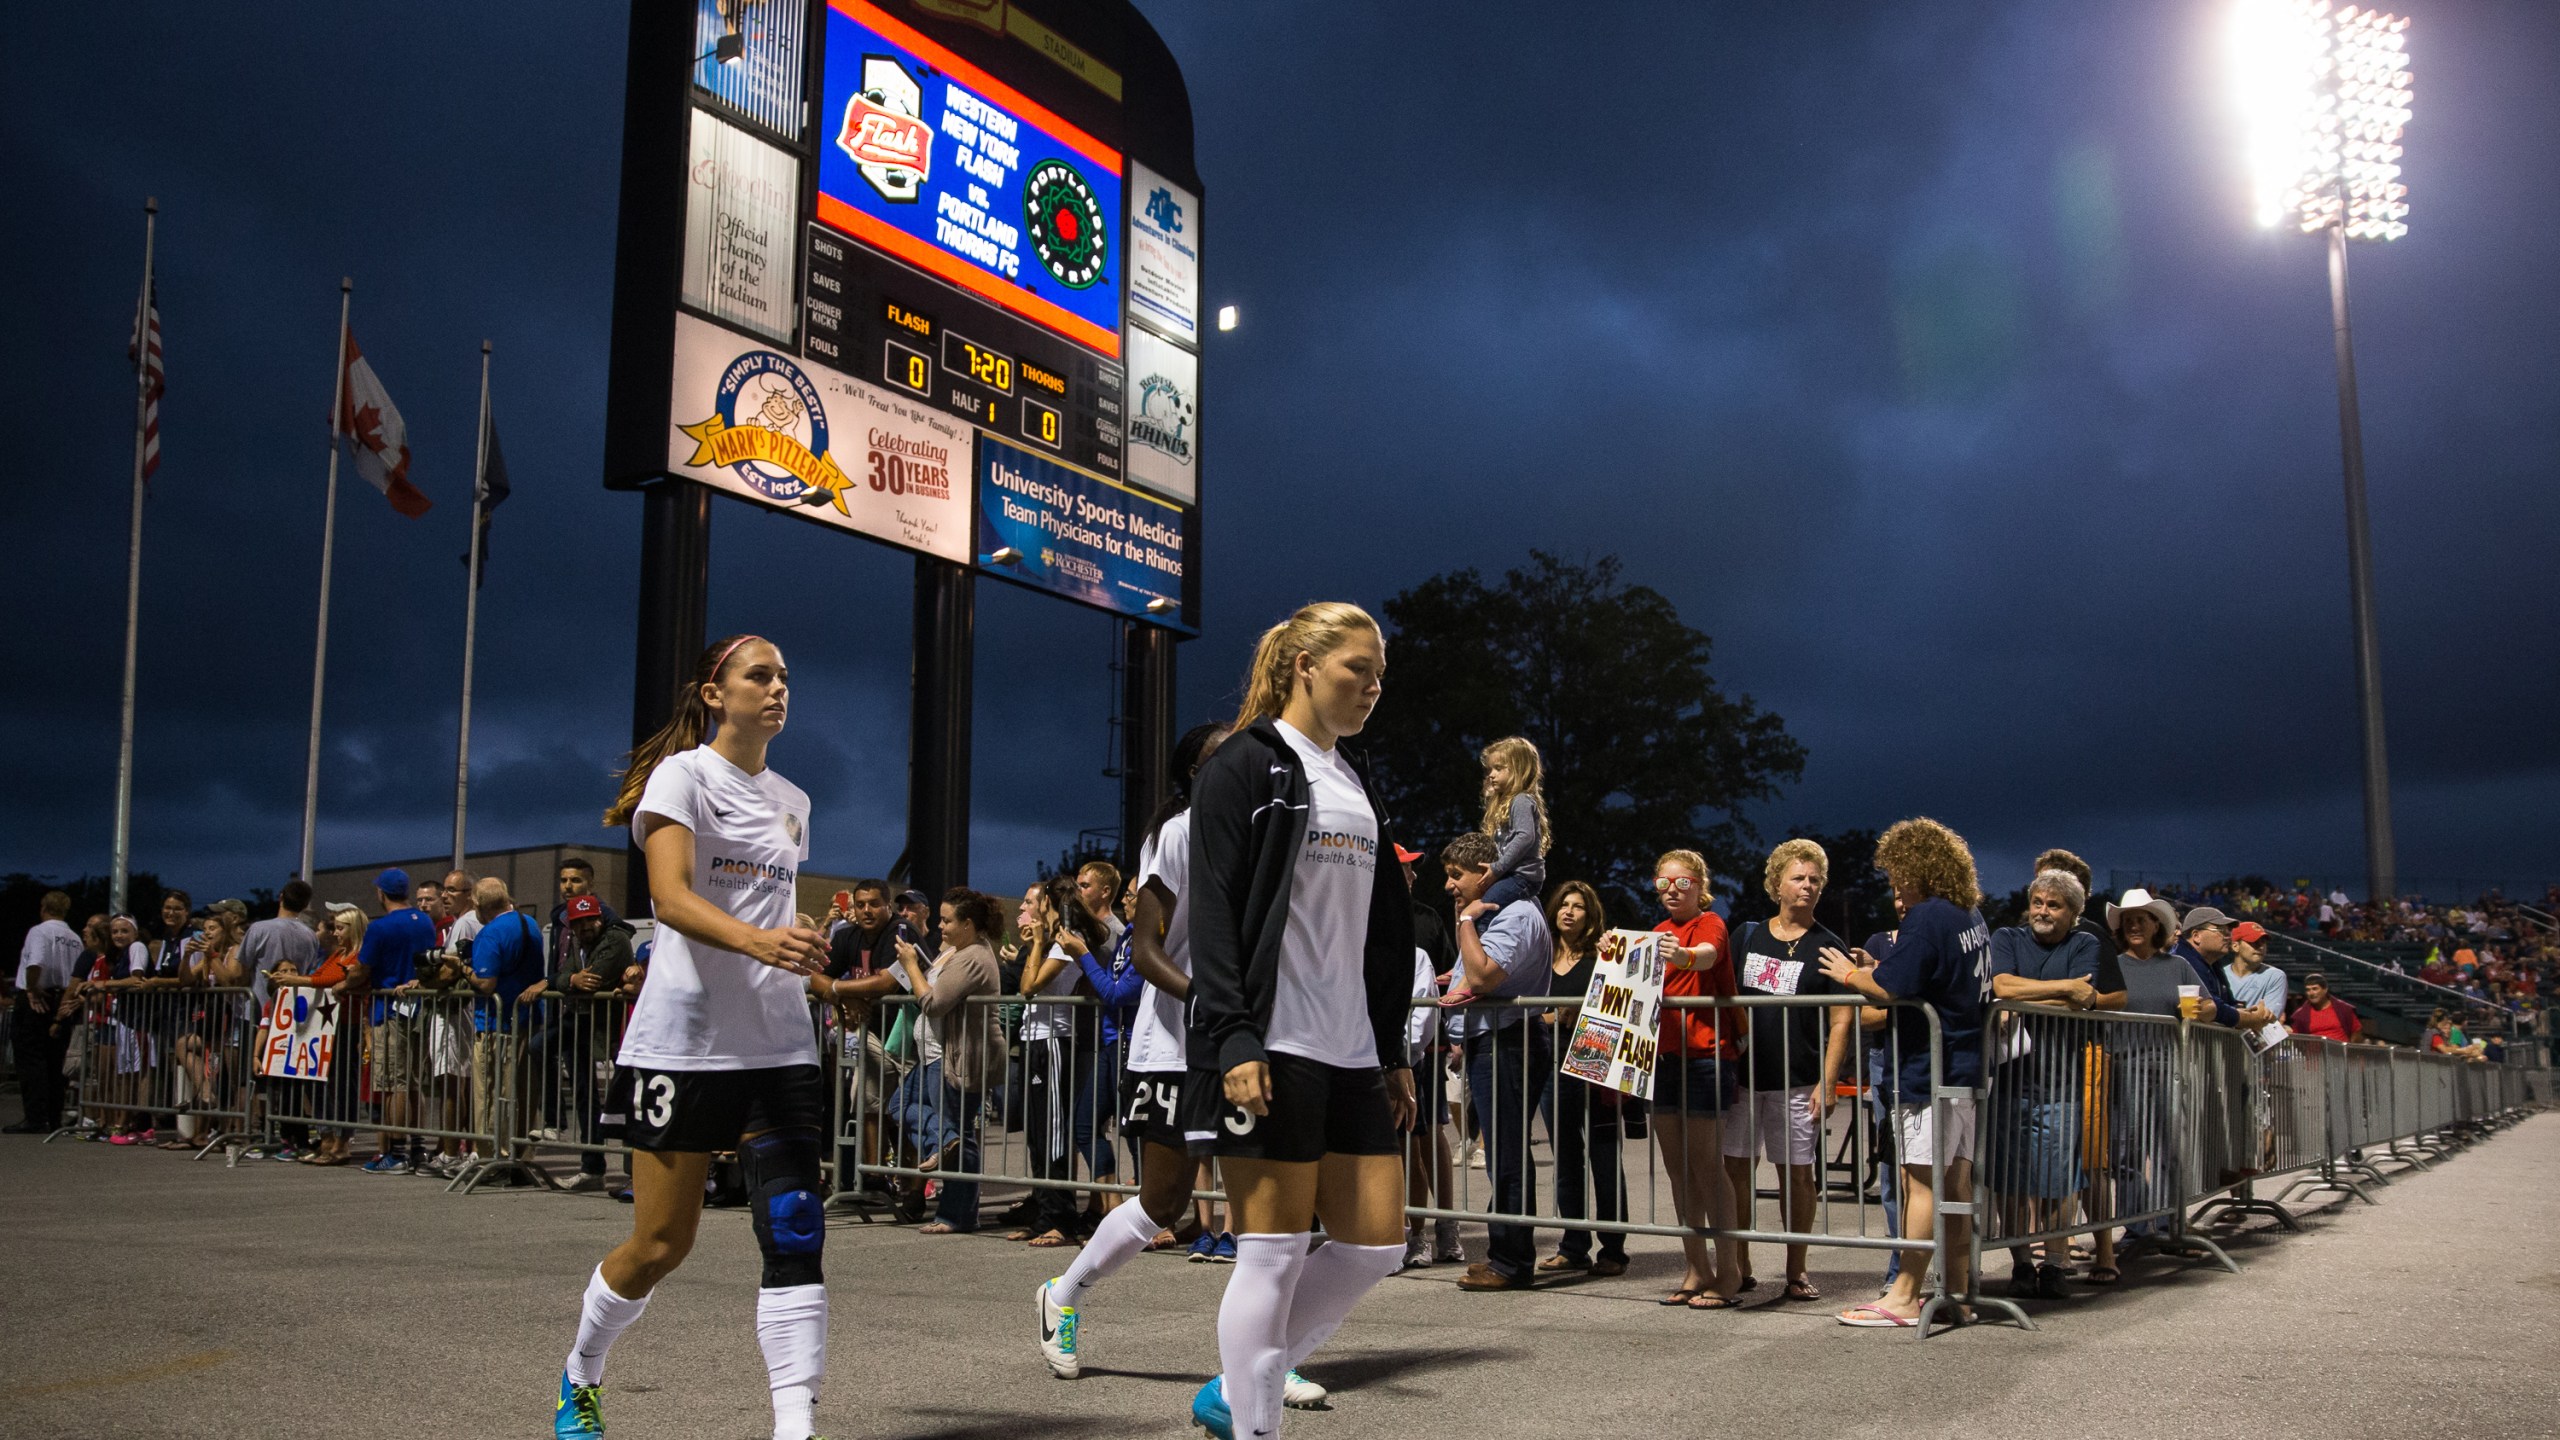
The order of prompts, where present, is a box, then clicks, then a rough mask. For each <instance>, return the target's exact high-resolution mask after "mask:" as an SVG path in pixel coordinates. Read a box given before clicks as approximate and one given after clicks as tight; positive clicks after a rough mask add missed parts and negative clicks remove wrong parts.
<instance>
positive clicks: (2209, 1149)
mask: <svg viewBox="0 0 2560 1440" xmlns="http://www.w3.org/2000/svg"><path fill="white" fill-rule="evenodd" d="M2189 1028H2190V1027H2189V1026H2188V1025H2187V1023H2186V1022H2182V1021H2180V1020H2177V1019H2175V1018H2173V1017H2169V1016H2159V1015H2122V1014H2109V1015H2093V1014H2089V1013H2087V1012H2081V1011H2071V1010H2064V1009H2061V1008H2058V1007H2055V1006H2050V1005H2041V1004H2028V1003H2021V1002H2012V1001H2003V1002H2000V1003H1997V1004H1994V1005H1993V1006H1991V1007H1990V1009H1989V1011H1988V1012H1987V1013H1986V1015H1985V1019H1984V1030H1983V1035H1984V1049H1985V1060H1986V1075H1985V1078H1986V1080H1987V1082H1988V1085H1987V1090H1986V1096H1985V1101H1984V1106H1983V1122H1982V1135H1981V1161H1980V1165H1979V1167H1978V1170H1977V1173H1978V1175H1979V1176H1980V1179H1981V1184H1982V1188H1983V1190H1984V1192H1985V1198H1984V1201H1983V1203H1982V1206H1981V1211H1982V1214H1981V1223H1979V1224H1978V1225H1976V1226H1975V1228H1974V1255H1975V1258H1976V1264H1975V1265H1974V1266H1973V1267H1972V1270H1973V1274H1974V1277H1975V1278H1974V1285H1975V1287H1976V1289H1977V1291H1978V1290H1979V1287H1980V1284H1981V1278H1980V1264H1979V1257H1980V1255H1981V1252H1982V1250H1983V1249H1984V1248H1986V1247H1992V1246H2006V1247H2008V1249H2009V1250H2010V1252H2011V1255H2012V1258H2013V1260H2014V1261H2019V1262H2023V1261H2025V1260H2028V1259H2031V1258H2032V1256H2033V1253H2034V1250H2035V1248H2036V1247H2043V1248H2044V1250H2045V1253H2046V1254H2047V1255H2051V1254H2052V1253H2053V1252H2054V1247H2057V1246H2060V1245H2062V1244H2063V1243H2064V1242H2066V1241H2067V1240H2068V1239H2069V1238H2070V1237H2072V1236H2074V1235H2083V1234H2086V1235H2093V1236H2097V1237H2098V1238H2099V1239H2100V1241H2101V1243H2102V1248H2103V1245H2105V1244H2108V1243H2112V1234H2111V1232H2112V1231H2114V1230H2115V1229H2118V1228H2123V1229H2125V1230H2127V1231H2129V1232H2131V1233H2132V1234H2134V1235H2138V1236H2143V1237H2147V1238H2158V1239H2162V1240H2165V1241H2167V1242H2168V1243H2171V1244H2174V1245H2179V1246H2192V1247H2196V1248H2200V1249H2202V1250H2204V1251H2205V1252H2206V1253H2208V1254H2210V1255H2211V1256H2213V1257H2214V1258H2215V1259H2216V1260H2217V1261H2219V1262H2220V1263H2221V1264H2222V1265H2224V1266H2225V1267H2226V1268H2232V1269H2236V1268H2238V1267H2237V1266H2234V1265H2232V1263H2231V1260H2230V1257H2229V1256H2227V1255H2224V1254H2222V1252H2221V1249H2220V1247H2218V1246H2215V1245H2213V1244H2212V1242H2210V1241H2207V1240H2204V1239H2202V1238H2200V1237H2196V1236H2193V1235H2191V1234H2189V1233H2188V1229H2187V1206H2188V1204H2189V1203H2190V1202H2191V1200H2193V1199H2196V1198H2201V1197H2202V1196H2204V1195H2208V1194H2211V1193H2212V1192H2213V1191H2214V1190H2215V1189H2218V1188H2222V1187H2224V1186H2228V1185H2230V1184H2235V1183H2238V1182H2239V1180H2240V1179H2241V1178H2243V1177H2240V1176H2238V1175H2236V1174H2234V1175H2229V1176H2226V1175H2225V1173H2224V1172H2226V1171H2237V1170H2239V1169H2241V1168H2244V1167H2243V1165H2242V1163H2241V1162H2242V1161H2243V1160H2244V1159H2245V1158H2246V1156H2247V1154H2248V1150H2247V1148H2246V1147H2248V1146H2249V1145H2250V1144H2251V1142H2250V1140H2249V1139H2248V1137H2249V1136H2251V1135H2253V1134H2254V1133H2255V1131H2254V1128H2253V1125H2252V1121H2251V1117H2250V1116H2249V1114H2248V1112H2247V1108H2246V1106H2245V1105H2241V1106H2234V1105H2232V1104H2231V1103H2229V1101H2228V1098H2227V1097H2226V1096H2225V1095H2224V1094H2222V1093H2221V1092H2220V1087H2223V1086H2225V1085H2228V1084H2229V1083H2230V1081H2231V1080H2232V1079H2233V1078H2234V1077H2235V1076H2245V1075H2246V1074H2247V1071H2248V1061H2247V1056H2246V1054H2245V1052H2228V1051H2225V1050H2223V1049H2222V1048H2221V1047H2219V1046H2214V1047H2209V1048H2208V1047H2199V1046H2196V1045H2193V1044H2190V1043H2189V1040H2188V1036H2187V1035H2186V1034H2185V1033H2184V1032H2185V1031H2186V1030H2187V1029H2189ZM2231 1038H2232V1039H2233V1040H2234V1041H2237V1040H2238V1037H2237V1036H2236V1035H2235V1036H2232V1037H2231ZM2047 1263H2052V1262H2050V1261H2048V1262H2047ZM1973 1299H1974V1303H1982V1297H1980V1296H1979V1295H1978V1294H1977V1295H1976V1296H1975V1297H1973Z"/></svg>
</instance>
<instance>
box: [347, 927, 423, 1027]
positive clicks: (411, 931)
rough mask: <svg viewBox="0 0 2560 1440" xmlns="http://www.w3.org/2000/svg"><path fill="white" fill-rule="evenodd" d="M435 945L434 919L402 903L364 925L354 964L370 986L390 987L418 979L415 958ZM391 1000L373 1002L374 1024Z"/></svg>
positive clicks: (387, 988) (378, 988) (378, 1020)
mask: <svg viewBox="0 0 2560 1440" xmlns="http://www.w3.org/2000/svg"><path fill="white" fill-rule="evenodd" d="M435 948H436V922H434V921H433V920H430V919H428V918H427V917H426V914H425V912H423V911H421V910H419V909H418V908H417V907H416V906H414V905H403V906H401V907H400V908H399V909H397V910H394V911H392V912H391V913H390V914H388V915H385V916H383V917H382V918H381V919H379V920H376V921H374V922H373V923H372V924H370V925H367V926H366V927H364V947H363V948H362V949H360V950H358V951H357V952H356V963H357V964H359V965H362V966H363V967H364V968H365V973H366V974H368V975H370V976H372V977H373V981H372V983H373V988H374V989H376V990H389V989H392V988H394V987H396V986H401V985H406V984H408V983H409V982H410V981H412V980H415V979H417V978H418V957H419V956H421V955H424V954H426V953H427V952H428V951H430V950H433V949H435ZM390 1003H391V1002H389V1001H385V1000H381V999H376V1000H375V1001H374V1002H373V1023H374V1024H376V1025H379V1024H381V1023H382V1017H383V1014H384V1011H385V1009H386V1007H387V1006H388V1005H389V1004H390Z"/></svg>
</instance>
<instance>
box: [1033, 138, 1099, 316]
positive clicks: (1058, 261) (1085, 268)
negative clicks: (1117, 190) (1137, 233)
mask: <svg viewBox="0 0 2560 1440" xmlns="http://www.w3.org/2000/svg"><path fill="white" fill-rule="evenodd" d="M1022 223H1023V228H1024V230H1025V231H1026V232H1027V233H1028V234H1029V235H1030V236H1031V250H1032V253H1033V254H1036V255H1038V256H1039V257H1040V263H1041V265H1043V266H1044V267H1046V268H1047V269H1048V271H1049V273H1050V274H1051V275H1053V276H1055V277H1057V281H1058V283H1059V284H1061V285H1064V286H1066V287H1067V288H1068V289H1070V290H1082V289H1084V288H1086V287H1087V286H1090V285H1091V284H1093V282H1095V281H1096V280H1099V279H1101V278H1102V267H1103V264H1104V262H1105V261H1106V260H1107V259H1108V258H1109V248H1108V240H1107V237H1106V235H1105V233H1104V232H1105V224H1106V222H1105V221H1104V219H1103V216H1102V202H1100V201H1098V200H1096V199H1094V198H1093V187H1092V186H1091V185H1088V184H1086V183H1085V179H1084V177H1083V176H1082V175H1080V174H1077V173H1076V168H1075V167H1074V166H1072V165H1069V164H1068V163H1067V162H1066V161H1064V160H1043V161H1041V162H1040V163H1039V164H1037V165H1034V166H1032V167H1031V173H1030V174H1029V175H1028V176H1026V177H1024V179H1023V182H1022Z"/></svg>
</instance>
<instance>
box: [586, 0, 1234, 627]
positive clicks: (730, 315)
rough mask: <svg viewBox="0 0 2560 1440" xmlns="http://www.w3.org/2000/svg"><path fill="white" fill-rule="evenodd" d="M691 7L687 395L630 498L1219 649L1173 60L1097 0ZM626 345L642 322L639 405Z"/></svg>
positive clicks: (682, 379)
mask: <svg viewBox="0 0 2560 1440" xmlns="http://www.w3.org/2000/svg"><path fill="white" fill-rule="evenodd" d="M1052 5H1054V7H1055V12H1054V13H1044V10H1046V9H1047V8H1048V7H1049V6H1052ZM693 9H694V11H695V15H694V23H693V29H694V35H693V40H694V48H693V51H692V57H691V60H690V69H689V74H690V79H691V83H690V85H689V87H688V90H687V95H688V118H689V124H688V125H687V127H686V133H687V137H688V145H689V153H688V157H687V159H686V162H685V175H686V193H685V196H684V199H683V205H682V217H683V225H682V239H681V246H682V256H681V260H682V264H681V271H680V278H681V284H680V286H678V287H675V288H676V289H677V291H678V293H676V294H674V295H672V296H671V299H672V300H673V302H674V303H673V306H672V311H673V314H672V318H673V319H674V320H675V321H676V322H677V323H676V325H675V328H674V330H673V332H672V335H671V337H670V338H671V341H672V345H673V349H674V354H673V357H672V359H673V364H672V366H669V367H667V368H664V369H661V370H660V371H659V374H660V375H662V376H665V377H667V378H666V383H667V384H668V386H669V389H670V392H671V393H669V394H668V395H667V400H666V404H665V406H664V408H663V411H662V412H660V411H658V410H657V407H656V406H655V402H654V401H652V402H651V403H650V405H649V406H648V407H645V408H648V409H650V410H651V412H652V413H661V414H662V418H663V419H664V422H665V423H664V427H663V429H662V430H661V432H660V438H659V440H658V442H657V448H656V451H655V456H654V458H653V459H651V460H650V462H649V463H648V464H647V465H646V466H645V467H643V466H641V465H638V464H630V465H622V464H617V463H616V462H615V461H614V460H613V459H612V455H613V453H614V452H613V448H612V447H613V442H611V441H609V450H608V454H609V459H608V483H609V484H615V483H621V484H628V483H644V482H645V480H646V479H648V478H650V475H651V474H666V475H680V476H683V477H685V478H688V479H693V480H697V481H700V482H702V483H704V484H706V485H709V486H711V487H713V488H715V489H717V490H720V491H722V492H724V493H728V494H731V495H734V496H737V497H738V498H741V499H745V500H748V501H751V502H754V503H758V504H762V505H767V506H770V507H773V508H776V509H780V510H784V511H786V512H788V513H791V514H794V515H798V516H801V517H803V518H807V519H811V520H814V521H817V522H818V523H821V524H826V525H831V526H834V527H836V528H838V529H842V530H845V531H848V532H850V533H854V534H860V535H864V536H866V537H868V538H871V539H874V540H879V541H883V542H885V543H888V544H891V545H896V546H899V547H901V548H905V549H909V550H913V551H916V552H918V553H923V554H929V555H935V556H939V557H942V558H945V559H949V560H953V561H958V562H962V563H967V564H970V565H973V566H975V567H976V568H977V569H979V570H980V571H981V572H983V573H985V574H989V575H993V576H996V577H999V578H1002V579H1006V580H1009V581H1013V582H1015V583H1018V584H1023V585H1028V586H1032V587H1034V588H1038V589H1042V590H1045V591H1048V592H1050V593H1053V594H1057V595H1061V596H1064V597H1066V598H1069V599H1072V600H1075V601H1077V602H1079V603H1083V604H1087V605H1093V606H1096V607H1098V608H1102V609H1105V610H1108V611H1111V612H1113V613H1116V614H1119V615H1122V616H1124V617H1126V618H1128V619H1132V620H1138V621H1143V622H1145V623H1148V624H1152V625H1159V626H1165V627H1169V628H1172V629H1176V630H1181V631H1185V632H1196V630H1197V626H1198V616H1197V606H1198V593H1199V585H1198V574H1197V557H1198V554H1199V533H1198V532H1199V516H1200V496H1199V489H1198V480H1197V477H1198V468H1197V455H1198V444H1199V413H1200V412H1199V396H1198V393H1197V392H1198V381H1199V369H1200V367H1199V360H1198V349H1199V344H1200V337H1199V328H1198V268H1197V267H1198V254H1199V207H1200V202H1199V199H1198V196H1197V193H1196V186H1197V181H1196V180H1192V181H1190V183H1189V185H1188V186H1186V185H1185V184H1184V183H1183V180H1184V179H1185V178H1186V177H1188V176H1189V174H1190V171H1191V154H1190V130H1189V116H1188V101H1187V100H1186V99H1184V98H1182V93H1181V89H1180V80H1179V70H1178V68H1177V67H1175V66H1174V65H1173V63H1172V60H1171V57H1170V55H1169V54H1166V53H1165V52H1164V51H1163V48H1162V42H1161V41H1160V40H1157V39H1156V38H1155V37H1154V36H1153V34H1152V32H1151V31H1149V30H1148V28H1147V27H1146V25H1145V23H1144V21H1143V20H1139V19H1136V18H1135V16H1134V12H1132V13H1131V14H1130V15H1129V17H1128V18H1127V19H1126V20H1122V21H1105V20H1104V19H1102V18H1100V17H1102V16H1104V15H1106V14H1107V13H1108V9H1109V7H1097V6H1095V5H1094V4H1092V3H1091V0H1029V8H1028V9H1026V8H1025V6H1024V4H1022V3H1019V0H694V5H693ZM1078 25H1080V26H1082V27H1084V28H1083V29H1082V30H1077V29H1075V28H1072V27H1074V26H1078ZM1141 42H1143V43H1141ZM1168 177H1172V178H1168ZM628 211H629V206H628V202H626V225H628V223H629V214H628ZM618 306H619V302H618ZM617 313H618V314H619V313H620V312H619V308H618V311H617ZM625 349H626V345H625V336H624V335H623V333H622V326H621V324H620V322H619V320H618V321H617V332H616V370H617V376H616V380H617V384H616V389H617V392H620V391H622V390H623V388H624V387H622V386H621V384H620V374H621V371H622V369H623V366H624V363H625V355H624V351H625ZM661 353H663V352H661ZM633 363H634V364H635V365H636V364H637V363H638V361H637V359H636V357H635V358H634V360H633ZM665 363H666V362H664V361H661V362H660V364H661V365H665ZM609 429H611V430H613V431H614V433H615V434H616V435H617V436H618V435H620V434H623V433H625V432H624V429H623V427H621V426H619V425H609ZM631 445H632V448H633V449H638V448H639V446H640V442H639V441H637V440H635V441H633V442H631ZM644 468H645V469H646V471H647V472H649V473H645V474H637V475H630V476H627V477H626V476H625V475H623V474H621V473H618V472H622V471H630V470H641V469H644Z"/></svg>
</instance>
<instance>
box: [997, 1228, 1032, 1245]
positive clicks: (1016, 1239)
mask: <svg viewBox="0 0 2560 1440" xmlns="http://www.w3.org/2000/svg"><path fill="white" fill-rule="evenodd" d="M1039 1233H1040V1232H1039V1231H1037V1230H1008V1231H1006V1232H1005V1237H1004V1238H1005V1239H1007V1240H1010V1241H1012V1242H1013V1243H1014V1244H1016V1245H1019V1244H1021V1243H1022V1242H1023V1241H1025V1240H1028V1239H1030V1238H1031V1237H1032V1236H1034V1235H1037V1234H1039Z"/></svg>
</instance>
